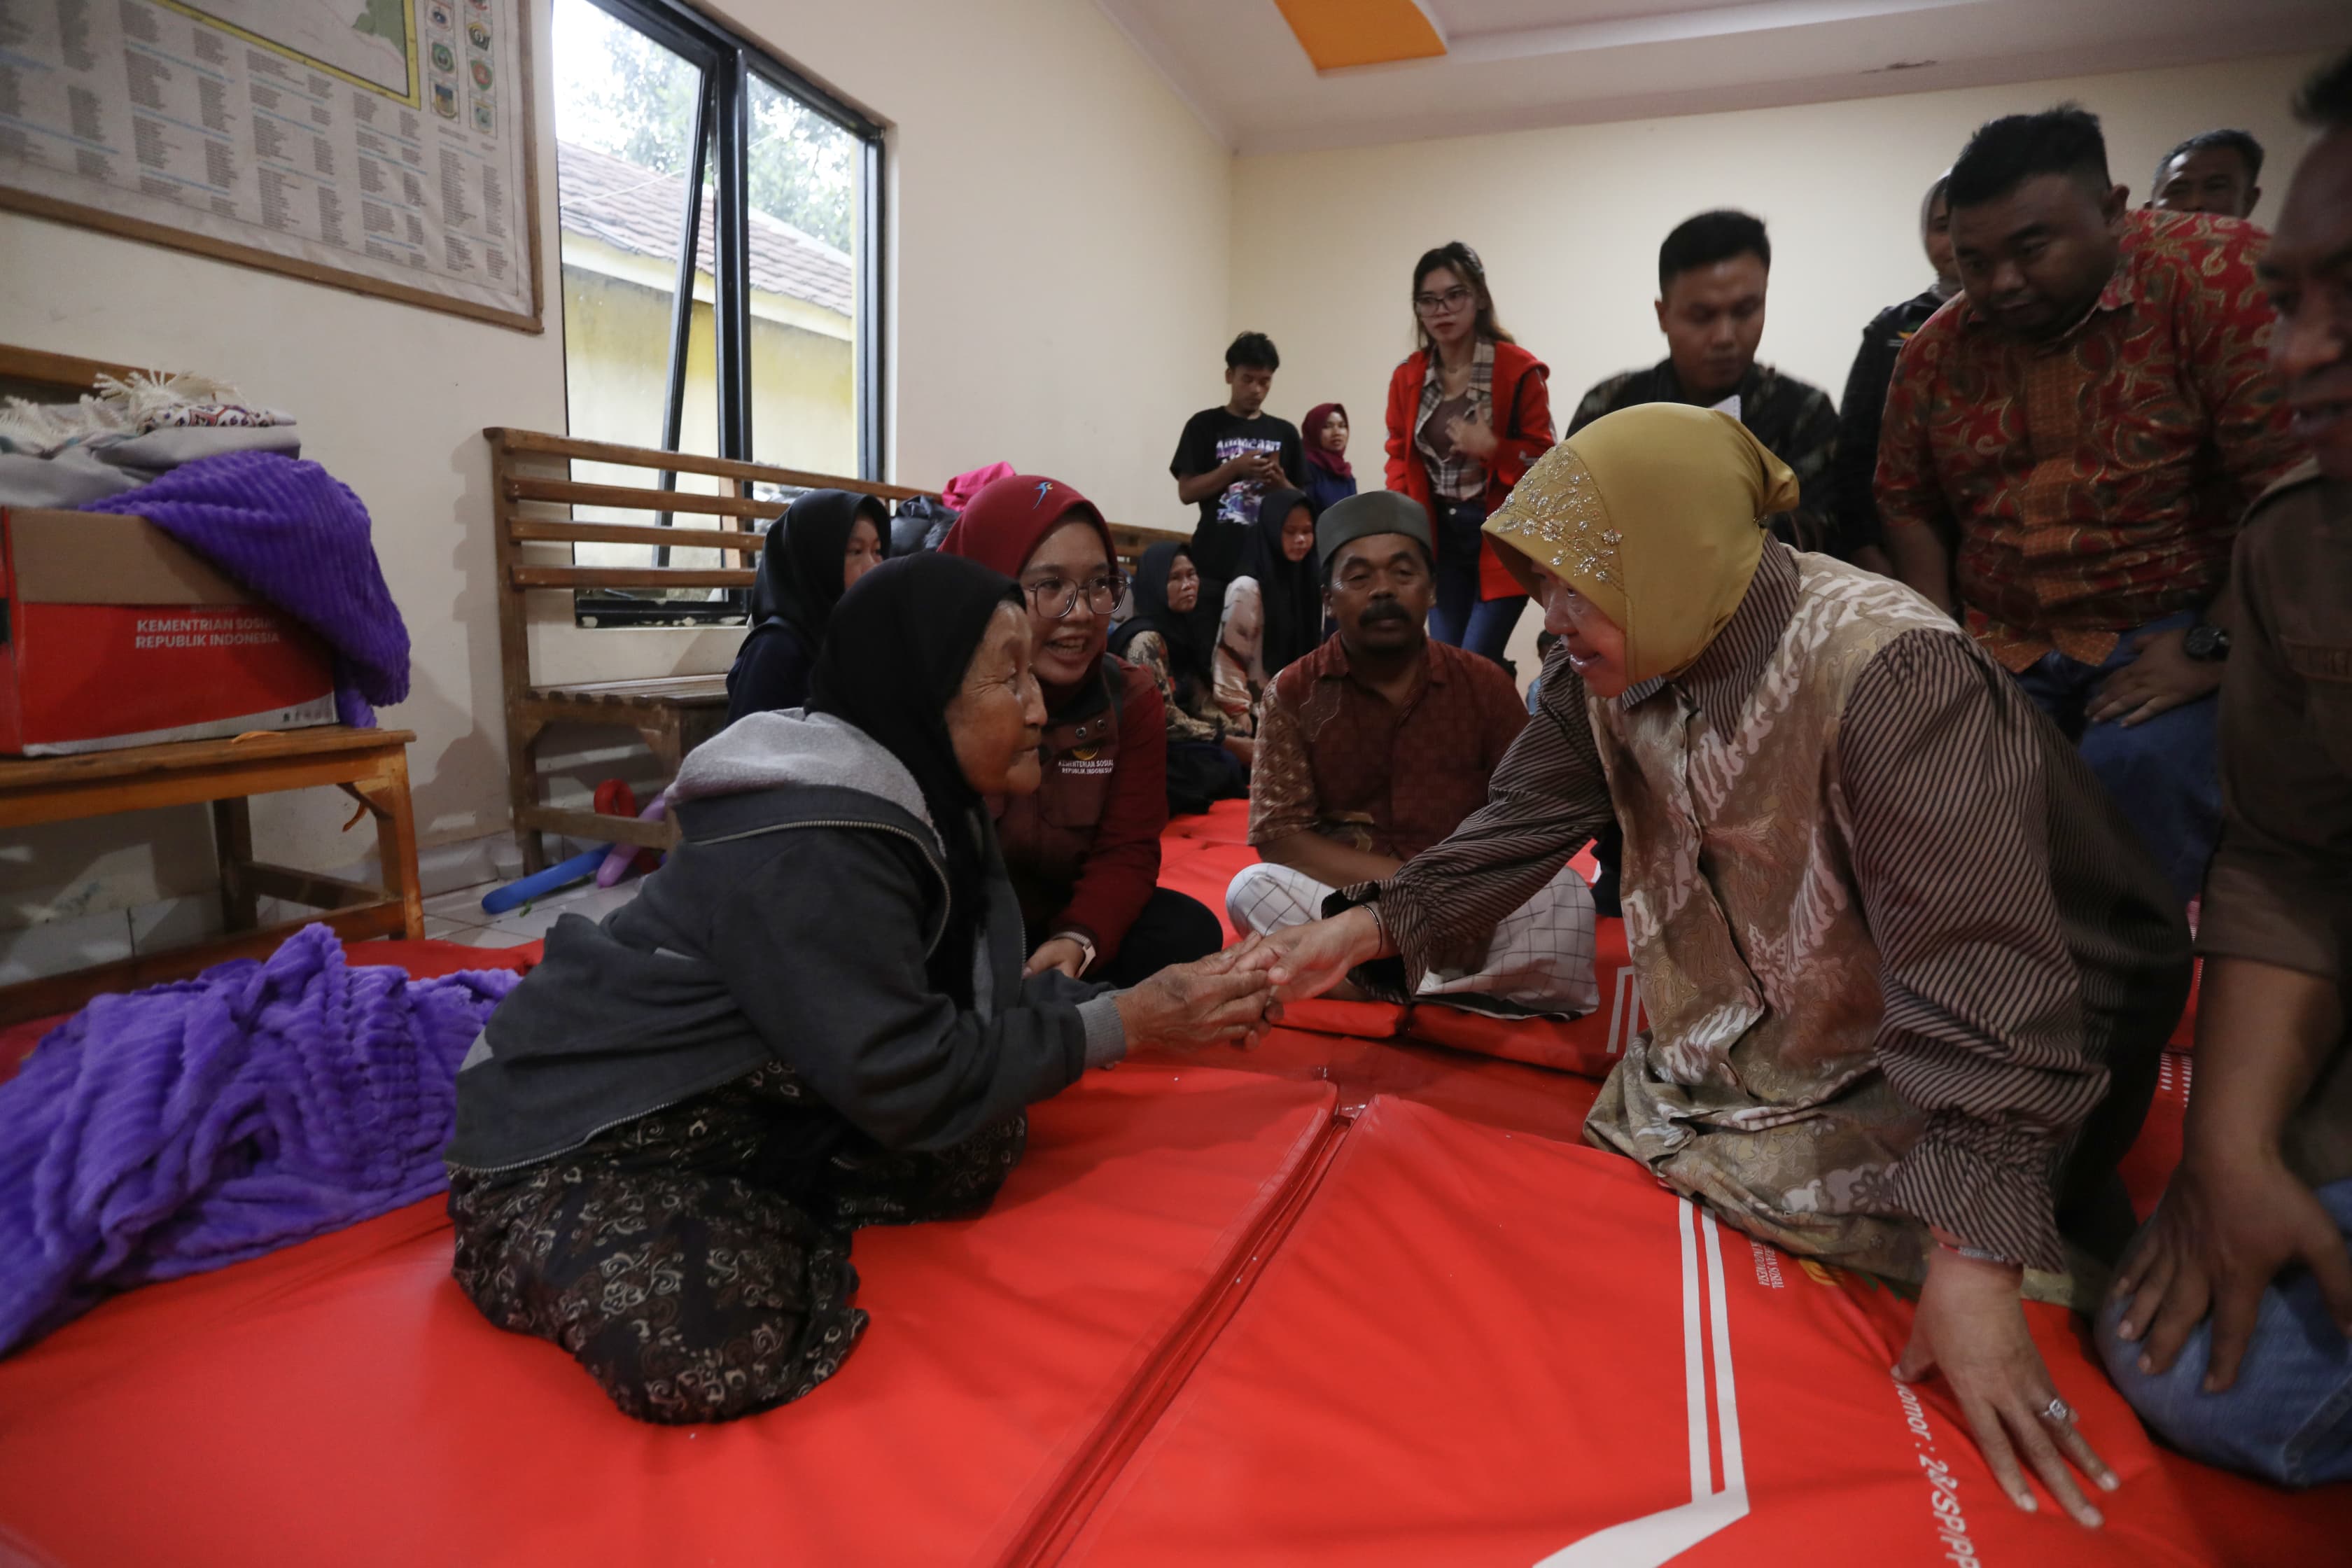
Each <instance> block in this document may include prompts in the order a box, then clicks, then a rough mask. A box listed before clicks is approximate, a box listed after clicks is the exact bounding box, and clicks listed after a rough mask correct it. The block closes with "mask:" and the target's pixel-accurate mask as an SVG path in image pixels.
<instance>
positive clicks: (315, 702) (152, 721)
mask: <svg viewBox="0 0 2352 1568" xmlns="http://www.w3.org/2000/svg"><path fill="white" fill-rule="evenodd" d="M334 721H335V680H334V667H333V661H332V659H331V656H330V655H329V653H328V651H327V648H326V646H325V645H324V644H322V643H320V641H319V639H318V638H316V637H312V636H311V635H310V633H309V632H307V631H305V630H303V629H302V628H301V627H300V626H298V625H296V624H295V622H294V621H293V620H292V619H291V618H289V616H286V615H285V614H283V613H282V612H280V611H278V610H276V609H273V608H271V607H270V606H268V605H263V604H259V603H257V602H256V601H255V600H254V598H253V597H252V595H248V594H247V593H246V592H245V591H244V590H243V589H241V588H239V587H238V586H237V585H236V584H234V583H232V582H230V581H229V580H228V579H227V578H226V577H224V576H222V575H221V574H219V573H218V572H215V570H213V568H212V567H210V566H209V565H206V564H205V562H204V561H203V560H202V559H201V558H200V557H198V556H197V555H195V554H194V553H193V552H190V551H188V550H186V549H184V548H183V547H182V546H180V545H178V544H176V543H174V542H173V541H172V539H171V537H170V536H169V535H167V534H165V533H164V532H163V530H161V529H159V528H157V527H155V526H154V525H153V524H152V523H150V522H148V521H146V520H145V519H143V518H138V517H124V516H119V515H116V514H114V513H110V512H96V511H46V510H36V509H18V510H0V752H15V753H18V754H21V755H26V756H58V755H62V754H65V753H68V752H95V751H106V750H110V749H112V748H114V747H118V746H143V745H147V744H149V743H151V742H158V741H201V740H213V739H217V738H219V737H221V736H225V735H239V734H243V733H244V732H246V731H248V730H295V729H300V728H302V727H303V726H305V725H310V724H331V723H333V722H334Z"/></svg>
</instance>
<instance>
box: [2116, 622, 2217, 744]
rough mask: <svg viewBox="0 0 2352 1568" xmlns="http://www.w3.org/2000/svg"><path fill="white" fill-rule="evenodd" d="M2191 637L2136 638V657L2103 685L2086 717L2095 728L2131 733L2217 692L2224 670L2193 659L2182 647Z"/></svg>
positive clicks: (2179, 632)
mask: <svg viewBox="0 0 2352 1568" xmlns="http://www.w3.org/2000/svg"><path fill="white" fill-rule="evenodd" d="M2188 637H2189V632H2188V629H2187V628H2186V627H2184V626H2175V627H2173V628H2172V629H2171V630H2170V631H2163V632H2141V633H2139V634H2138V635H2137V636H2136V637H2133V638H2132V639H2131V646H2132V647H2133V648H2134V649H2135V650H2136V651H2137V654H2138V657H2137V658H2134V659H2133V660H2132V661H2131V662H2130V663H2129V664H2127V665H2125V666H2124V667H2123V668H2121V669H2118V670H2116V672H2115V673H2114V674H2113V675H2110V676H2108V677H2107V679H2105V680H2104V681H2102V682H2101V683H2100V685H2099V691H2098V695H2097V696H2095V697H2094V698H2093V699H2092V700H2091V701H2090V704H2089V706H2088V708H2087V709H2086V710H2084V716H2085V717H2086V718H2088V719H2089V720H2090V721H2092V722H2093V723H2095V724H2106V723H2116V724H2121V725H2122V726H2124V728H2126V729H2129V728H2131V727H2132V726H2133V725H2135V724H2144V723H2146V722H2147V721H2148V720H2150V719H2153V718H2155V717H2156V716H2157V715H2158V714H2159V713H2162V712H2164V711H2165V710H2168V709H2172V708H2179V707H2180V706H2181V705H2182V704H2184V703H2189V702H2194V701H2196V700H2199V699H2200V698H2204V697H2210V696H2211V695H2212V694H2213V693H2214V692H2216V691H2219V690H2220V689H2221V666H2220V665H2219V664H2213V663H2203V662H2200V661H2199V660H2197V659H2193V658H2189V655H2188V653H2187V652H2186V651H2185V650H2184V649H2183V647H2182V644H2183V643H2185V642H2186V641H2187V640H2188Z"/></svg>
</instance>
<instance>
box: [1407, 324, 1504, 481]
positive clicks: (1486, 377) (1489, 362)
mask: <svg viewBox="0 0 2352 1568" xmlns="http://www.w3.org/2000/svg"><path fill="white" fill-rule="evenodd" d="M1444 375H1445V373H1444V367H1443V366H1441V365H1440V364H1439V363H1438V357H1437V355H1436V354H1435V353H1431V354H1430V356H1429V370H1428V372H1427V374H1424V375H1423V377H1422V378H1421V412H1420V413H1418V414H1416V415H1414V416H1412V432H1413V434H1412V444H1413V446H1414V447H1417V448H1418V449H1419V450H1420V452H1421V458H1422V461H1423V463H1424V464H1426V465H1427V466H1428V468H1429V488H1430V490H1431V493H1433V494H1434V495H1435V496H1436V497H1437V498H1438V499H1439V500H1453V501H1462V500H1475V499H1476V498H1477V497H1478V495H1479V494H1480V493H1481V492H1483V491H1484V490H1485V489H1486V464H1485V463H1484V462H1482V461H1481V460H1479V459H1478V458H1474V457H1472V456H1471V455H1470V454H1469V453H1467V452H1465V451H1463V450H1461V449H1460V448H1458V447H1455V446H1454V442H1453V440H1452V438H1451V437H1447V436H1446V435H1445V433H1444V431H1442V430H1432V429H1431V428H1430V427H1429V416H1431V415H1433V414H1434V413H1436V412H1437V405H1439V404H1441V403H1443V402H1444V401H1445V386H1444ZM1469 395H1470V417H1471V419H1472V420H1473V421H1474V422H1475V423H1478V424H1482V425H1486V426H1489V427H1492V426H1493V425H1494V423H1495V345H1494V344H1493V343H1492V342H1488V341H1487V340H1486V339H1485V338H1480V339H1479V340H1478V348H1477V352H1476V353H1474V354H1472V355H1471V358H1470V388H1469ZM1498 433H1499V432H1498ZM1441 440H1442V441H1443V442H1444V450H1443V451H1440V450H1439V449H1438V446H1437V443H1438V442H1439V441H1441Z"/></svg>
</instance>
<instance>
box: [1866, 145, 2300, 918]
mask: <svg viewBox="0 0 2352 1568" xmlns="http://www.w3.org/2000/svg"><path fill="white" fill-rule="evenodd" d="M1949 201H1950V205H1951V218H1950V224H1951V237H1952V244H1953V250H1954V253H1955V256H1956V258H1957V259H1958V264H1959V273H1960V283H1961V287H1962V288H1963V289H1965V290H1966V292H1965V293H1964V294H1963V295H1962V296H1961V297H1960V298H1958V299H1956V300H1952V301H1950V302H1949V303H1948V304H1947V305H1946V306H1945V307H1944V308H1943V309H1942V310H1938V311H1937V312H1936V314H1935V315H1934V316H1933V317H1932V318H1930V319H1929V320H1928V321H1927V325H1926V326H1924V327H1922V328H1921V329H1920V330H1919V331H1918V332H1917V333H1916V334H1915V335H1914V336H1913V337H1912V339H1911V341H1910V342H1908V343H1906V344H1905V345H1904V349H1903V353H1902V356H1901V358H1900V359H1899V360H1898V361H1897V362H1896V364H1895V379H1894V382H1893V384H1892V385H1891V386H1890V387H1889V389H1888V391H1887V396H1886V418H1885V426H1884V428H1883V433H1882V435H1881V437H1880V445H1879V458H1878V476H1877V492H1878V506H1879V511H1880V513H1881V515H1882V516H1883V517H1884V518H1885V521H1886V537H1887V547H1888V550H1889V552H1890V553H1892V555H1893V556H1894V558H1895V570H1896V571H1897V573H1898V574H1900V575H1901V576H1902V578H1903V580H1904V581H1905V582H1906V583H1908V584H1911V585H1912V586H1913V587H1914V588H1916V589H1918V590H1919V591H1920V592H1921V593H1923V594H1925V595H1927V596H1928V597H1929V598H1931V599H1933V600H1935V601H1936V602H1937V604H1939V605H1942V606H1944V608H1946V609H1947V610H1952V611H1954V612H1955V613H1956V614H1957V615H1958V616H1961V617H1962V618H1963V619H1964V621H1965V624H1966V625H1967V626H1968V628H1969V631H1971V632H1972V633H1974V634H1975V635H1976V637H1977V639H1978V640H1979V642H1981V643H1982V644H1983V645H1984V647H1985V648H1986V649H1987V651H1989V652H1990V653H1991V654H1992V656H1993V657H1994V658H1997V659H1999V660H2000V662H2001V664H2002V665H2004V666H2005V667H2007V668H2008V669H2009V670H2010V672H2011V674H2012V675H2014V676H2016V677H2017V679H2018V680H2019V681H2020V682H2021V683H2022V684H2023V686H2024V687H2025V689H2026V690H2027V691H2028V692H2029V693H2030V694H2031V695H2032V698H2033V700H2034V701H2035V702H2036V703H2037V704H2039V705H2040V706H2041V708H2042V711H2044V712H2046V713H2048V714H2049V715H2050V716H2051V717H2052V718H2053V720H2055V721H2057V722H2058V724H2059V726H2060V727H2061V728H2062V729H2063V730H2064V731H2065V732H2066V733H2067V734H2068V735H2069V736H2070V737H2071V738H2073V739H2074V740H2075V742H2077V743H2078V744H2079V746H2080V747H2081V749H2082V752H2083V757H2084V761H2085V762H2087V763H2090V765H2091V768H2092V771H2093V772H2095V773H2097V774H2098V776H2099V778H2100V779H2101V781H2102V782H2104V783H2105V784H2106V786H2107V789H2108V791H2109V793H2110V794H2112V795H2114V796H2115V798H2116V803H2117V805H2120V806H2121V807H2122V808H2123V811H2124V815H2125V816H2126V817H2128V818H2129V819H2130V820H2131V823H2132V826H2134V827H2135V828H2137V830H2138V832H2139V834H2140V837H2142V838H2143V839H2145V840H2146V842H2147V847H2148V848H2149V850H2150V851H2151V852H2152V853H2153V854H2154V855H2155V856H2156V858H2157V862H2158V864H2159V865H2160V866H2162V867H2163V868H2165V870H2166V872H2167V873H2168V875H2169V876H2170V877H2171V879H2172V881H2173V885H2174V887H2175V888H2177V889H2179V893H2180V896H2181V898H2182V899H2183V900H2188V899H2189V898H2192V897H2194V896H2195V894H2196V892H2197V887H2198V882H2199V879H2200V878H2201V877H2202V876H2203V874H2204V870H2205V862H2206V860H2207V859H2208V858H2210V855H2211V853H2212V849H2213V841H2214V838H2215V837H2216V835H2217V834H2218V833H2219V831H2220V827H2221V783H2220V779H2219V775H2218V772H2217V766H2216V761H2215V752H2214V718H2215V710H2216V708H2217V703H2216V700H2215V697H2214V693H2215V692H2216V691H2217V690H2218V689H2220V687H2221V671H2222V668H2223V661H2224V660H2226V659H2227V658H2228V657H2229V652H2230V634H2229V628H2228V627H2227V626H2226V625H2224V624H2221V622H2220V621H2219V620H2218V619H2215V618H2209V616H2208V611H2209V610H2218V609H2219V601H2220V599H2221V592H2222V589H2223V588H2224V587H2225V586H2226V585H2227V582H2228V577H2229V569H2230V547H2231V542H2232V540H2233V539H2234V538H2235V537H2236V534H2237V525H2238V519H2239V517H2240V516H2241V515H2242V513H2243V512H2244V510H2245V509H2246V507H2247V506H2248V504H2249V503H2251V502H2252V500H2253V499H2254V498H2255V497H2256V496H2258V495H2260V494H2262V492H2263V490H2264V489H2267V488H2268V487H2269V486H2270V484H2271V483H2272V481H2273V480H2275V479H2278V478H2279V477H2280V476H2281V475H2283V474H2284V473H2286V472H2287V470H2289V469H2291V468H2294V466H2295V465H2296V464H2297V463H2299V462H2301V461H2302V460H2303V458H2304V456H2305V454H2304V452H2303V449H2302V447H2301V445H2300V444H2299V443H2298V442H2297V441H2296V440H2295V438H2294V436H2293V435H2292V434H2291V433H2290V431H2289V428H2288V423H2287V410H2286V408H2285V406H2284V405H2283V404H2282V403H2281V401H2280V399H2279V395H2278V389H2277V386H2276V384H2275V383H2274V382H2273V380H2272V379H2271V377H2270V376H2269V375H2268V374H2266V373H2265V368H2264V363H2263V357H2264V353H2265V349H2266V346H2267V344H2268V342H2269V338H2270V332H2271V328H2272V325H2273V320H2274V316H2273V311H2272V309H2271V304H2270V300H2269V299H2268V297H2267V296H2266V294H2265V293H2264V291H2263V285H2262V283H2261V280H2260V279H2258V278H2257V277H2256V276H2255V271H2254V266H2255V262H2256V261H2257V260H2258V259H2259V258H2260V256H2261V253H2262V247H2263V232H2262V231H2261V230H2260V229H2258V228H2255V227H2253V226H2252V225H2250V224H2247V223H2244V222H2242V221H2240V220H2237V219H2234V218H2220V217H2209V216H2185V215H2179V214H2173V213H2160V212H2148V211H2138V212H2134V211H2131V210H2129V208H2128V201H2129V193H2128V192H2127V191H2126V189H2125V188H2124V187H2123V186H2121V185H2115V184H2110V182H2109V179H2108V175H2107V155H2106V143H2105V139H2104V138H2103V137H2102V136H2101V135H2100V132H2099V122H2098V120H2097V118H2096V117H2095V116H2094V115H2092V114H2089V113H2087V112H2085V111H2084V110H2081V109H2078V108H2074V107H2073V106H2071V105H2070V106H2067V107H2063V108H2059V109H2053V110H2048V111H2046V112H2044V113H2041V114H2032V115H2024V114H2020V115H2011V116H2009V117H2008V118H2006V119H2001V120H1996V121H1991V122H1990V123H1989V124H1987V125H1985V126H1984V127H1982V128H1981V129H1980V130H1979V131H1978V132H1977V133H1976V135H1975V136H1974V137H1973V138H1972V139H1971V140H1970V141H1969V145H1968V148H1967V150H1966V151H1965V152H1963V153H1961V154H1960V159H1959V162H1958V163H1955V164H1954V165H1953V166H1952V174H1951V184H1950V186H1949Z"/></svg>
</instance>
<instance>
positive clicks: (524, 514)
mask: <svg viewBox="0 0 2352 1568" xmlns="http://www.w3.org/2000/svg"><path fill="white" fill-rule="evenodd" d="M483 435H484V436H485V437H488V441H489V444H490V464H491V482H492V489H493V493H494V494H495V496H496V498H497V505H498V530H497V536H498V558H499V642H500V646H501V650H502V652H503V654H504V656H505V660H506V663H507V667H508V668H507V672H506V674H507V685H508V687H509V689H510V690H520V689H521V688H522V687H525V686H528V685H529V684H530V669H529V658H530V653H529V641H528V637H527V636H526V631H525V628H526V626H527V621H526V617H525V615H524V599H523V595H525V594H527V593H530V592H532V591H534V590H540V589H566V590H571V589H580V588H639V589H654V588H749V587H750V586H751V583H752V581H753V579H754V577H755V576H756V575H757V572H756V568H757V566H758V564H759V562H758V556H759V552H760V548H761V544H762V543H763V542H764V535H765V532H766V528H767V524H768V521H770V520H771V519H772V518H774V517H775V516H776V515H777V514H778V513H779V511H780V510H782V503H780V502H778V501H776V500H772V499H771V500H761V499H757V498H754V497H752V496H751V495H750V494H749V493H748V491H749V489H750V487H751V485H752V484H754V483H765V484H771V485H775V486H779V487H782V488H785V489H844V490H857V491H861V492H863V493H865V494H866V495H872V496H878V497H880V498H881V499H883V500H887V501H899V500H907V499H908V498H910V497H914V496H937V495H938V493H939V492H938V491H936V490H928V489H915V488H912V487H910V486H907V485H890V484H883V483H880V482H879V481H877V480H870V479H848V478H845V477H844V476H842V475H839V474H819V473H811V472H808V471H806V470H804V469H800V468H778V467H774V466H772V465H770V464H766V463H745V462H737V461H734V460H731V459H730V458H703V457H697V456H694V455H692V454H690V453H682V452H664V451H661V450H658V449H657V448H654V447H628V446H623V445H620V444H617V443H614V442H610V441H583V440H578V439H575V438H573V437H569V436H550V435H545V434H541V433H540V432H537V431H531V430H511V429H506V428H501V427H494V428H491V429H488V430H485V431H484V432H483ZM575 461H577V462H588V463H598V464H605V465H611V466H615V467H621V468H635V469H640V470H643V471H645V472H646V475H647V481H646V483H644V484H641V485H613V484H591V483H585V482H583V481H580V480H577V479H573V478H572V464H573V463H574V462H575ZM666 474H667V475H677V476H685V475H695V476H699V477H702V478H706V479H718V480H719V481H721V485H720V489H722V491H723V492H724V493H721V494H717V495H713V494H709V493H707V492H704V493H697V492H690V491H687V490H682V489H662V488H660V486H661V481H662V477H663V476H664V475H666ZM582 507H593V508H595V509H598V510H620V511H623V512H625V513H634V514H643V517H644V521H637V522H612V521H589V520H586V519H583V518H580V517H577V516H575V515H574V511H575V509H578V508H582ZM664 513H667V514H669V515H671V516H676V517H680V518H691V519H693V520H696V521H697V522H698V523H699V522H700V521H701V520H704V519H708V520H709V521H708V523H707V524H705V525H702V526H685V527H679V526H667V527H665V526H663V525H661V524H660V523H659V522H657V521H656V519H657V518H659V517H660V516H661V515H662V514H664ZM1184 537H1185V535H1183V534H1181V533H1171V532H1169V531H1165V530H1161V529H1156V528H1139V527H1136V526H1134V525H1132V524H1125V523H1113V524H1112V525H1111V539H1112V542H1113V544H1114V545H1115V546H1116V548H1117V550H1118V557H1119V562H1120V564H1121V565H1122V566H1123V567H1125V568H1126V569H1127V570H1129V571H1132V570H1134V567H1135V563H1136V562H1137V560H1138V559H1139V557H1140V556H1141V555H1142V553H1143V552H1144V551H1145V550H1146V549H1148V548H1150V546H1151V545H1153V544H1155V543H1158V542H1160V541H1162V540H1169V539H1181V538H1184ZM546 544H567V545H568V544H635V545H642V546H649V547H652V548H654V549H660V548H662V547H668V548H670V549H690V550H715V551H719V552H722V555H731V556H734V557H738V558H739V559H740V563H738V564H731V565H718V566H706V565H698V566H666V565H656V564H647V565H625V566H582V565H578V564H575V563H570V562H567V561H557V560H554V559H551V558H550V552H534V551H531V550H530V549H528V548H527V547H529V546H533V545H546ZM565 553H566V554H568V553H569V552H565ZM656 559H657V558H656Z"/></svg>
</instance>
